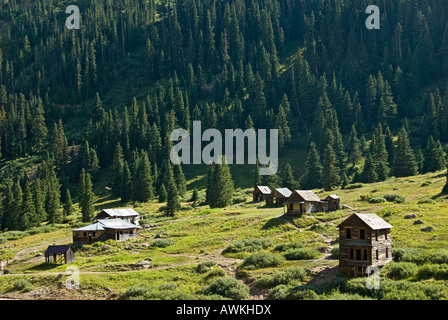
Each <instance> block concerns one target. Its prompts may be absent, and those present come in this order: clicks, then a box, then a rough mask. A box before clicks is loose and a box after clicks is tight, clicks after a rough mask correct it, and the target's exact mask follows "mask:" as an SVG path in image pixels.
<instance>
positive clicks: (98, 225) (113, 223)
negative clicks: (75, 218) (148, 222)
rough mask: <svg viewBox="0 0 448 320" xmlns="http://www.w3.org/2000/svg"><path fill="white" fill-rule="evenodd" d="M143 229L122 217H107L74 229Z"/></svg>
mask: <svg viewBox="0 0 448 320" xmlns="http://www.w3.org/2000/svg"><path fill="white" fill-rule="evenodd" d="M136 228H137V229H141V227H139V226H137V225H135V224H133V223H130V222H127V221H124V220H122V219H107V220H98V221H97V222H95V223H92V224H90V225H88V226H85V227H82V228H79V229H75V230H73V231H104V230H106V229H113V230H117V229H136Z"/></svg>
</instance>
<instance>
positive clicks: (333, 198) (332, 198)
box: [324, 194, 341, 211]
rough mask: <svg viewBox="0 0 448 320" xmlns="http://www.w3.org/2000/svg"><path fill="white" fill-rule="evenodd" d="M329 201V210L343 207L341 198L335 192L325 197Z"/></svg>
mask: <svg viewBox="0 0 448 320" xmlns="http://www.w3.org/2000/svg"><path fill="white" fill-rule="evenodd" d="M324 201H326V202H328V211H337V210H339V209H340V208H341V198H340V197H339V196H337V195H335V194H331V195H329V196H328V197H326V198H325V199H324Z"/></svg>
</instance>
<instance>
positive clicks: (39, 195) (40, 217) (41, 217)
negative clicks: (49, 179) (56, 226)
mask: <svg viewBox="0 0 448 320" xmlns="http://www.w3.org/2000/svg"><path fill="white" fill-rule="evenodd" d="M42 188H43V187H42V182H41V180H40V179H39V178H36V180H35V182H34V194H33V196H34V207H35V208H36V224H37V225H39V224H40V223H41V222H42V221H45V220H46V219H47V213H46V212H45V195H44V193H43V190H42Z"/></svg>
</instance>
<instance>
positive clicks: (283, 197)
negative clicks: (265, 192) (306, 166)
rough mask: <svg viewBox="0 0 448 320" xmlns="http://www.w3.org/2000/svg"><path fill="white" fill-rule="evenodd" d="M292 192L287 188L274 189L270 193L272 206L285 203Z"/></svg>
mask: <svg viewBox="0 0 448 320" xmlns="http://www.w3.org/2000/svg"><path fill="white" fill-rule="evenodd" d="M291 194H292V191H291V190H289V189H288V188H278V189H275V190H274V191H273V193H272V198H273V201H274V204H276V205H278V206H281V205H283V203H285V202H286V201H287V200H288V198H289V197H290V196H291Z"/></svg>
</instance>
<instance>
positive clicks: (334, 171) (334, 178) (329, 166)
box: [322, 145, 341, 191]
mask: <svg viewBox="0 0 448 320" xmlns="http://www.w3.org/2000/svg"><path fill="white" fill-rule="evenodd" d="M340 182H341V177H340V175H339V170H338V167H337V158H336V154H335V153H334V151H333V148H332V147H331V145H327V148H326V149H325V156H324V162H323V170H322V185H323V187H324V189H325V190H327V191H330V190H333V189H334V187H337V186H338V185H339V184H340Z"/></svg>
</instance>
